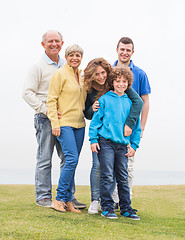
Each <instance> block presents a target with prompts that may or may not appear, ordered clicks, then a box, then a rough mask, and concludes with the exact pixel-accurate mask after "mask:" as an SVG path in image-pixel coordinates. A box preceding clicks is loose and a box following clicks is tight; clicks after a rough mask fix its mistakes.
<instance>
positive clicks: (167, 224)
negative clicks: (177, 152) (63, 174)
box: [0, 185, 185, 240]
mask: <svg viewBox="0 0 185 240" xmlns="http://www.w3.org/2000/svg"><path fill="white" fill-rule="evenodd" d="M55 188H56V186H54V187H53V196H55V195H56V191H55ZM76 197H77V198H78V199H79V200H80V201H81V202H84V203H86V204H87V205H88V206H89V204H90V188H89V186H77V187H76ZM132 207H133V208H136V209H138V215H139V216H140V217H141V220H140V221H133V220H131V219H126V218H123V217H119V218H118V219H117V220H116V219H114V220H110V219H106V218H103V217H101V215H100V214H99V215H90V214H88V213H87V209H84V210H83V211H82V213H81V214H75V213H71V212H67V213H60V212H57V211H54V210H53V209H48V208H43V207H39V206H37V205H36V204H35V196H34V186H33V185H0V239H6V240H7V239H43V240H47V239H48V240H50V239H56V240H57V239H58V240H59V239H60V240H72V239H74V240H77V239H80V240H81V239H85V240H88V239H89V240H90V239H96V240H99V239H105V240H107V239H108V240H109V239H110V240H111V239H128V240H130V239H140V240H141V239H144V240H150V239H157V240H160V239H161V240H165V239H185V185H178V186H134V196H133V199H132ZM117 214H118V216H119V212H118V213H117Z"/></svg>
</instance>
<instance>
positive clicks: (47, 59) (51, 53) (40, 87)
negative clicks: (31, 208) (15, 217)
mask: <svg viewBox="0 0 185 240" xmlns="http://www.w3.org/2000/svg"><path fill="white" fill-rule="evenodd" d="M63 43H64V42H63V37H62V35H61V34H60V33H59V32H57V31H48V32H46V33H45V34H44V35H43V37H42V42H41V44H42V46H43V48H44V49H45V53H44V55H43V56H42V57H41V59H40V60H39V61H38V62H37V64H35V65H34V66H32V68H31V69H30V70H29V72H28V74H27V77H26V81H25V84H24V90H23V98H24V100H25V101H26V102H27V103H28V104H29V105H30V106H31V107H32V108H33V109H34V110H35V112H36V113H35V117H34V125H35V129H36V138H37V143H38V150H37V164H36V172H35V194H36V204H37V205H39V206H43V207H51V204H52V200H51V199H52V193H51V190H52V183H51V167H52V154H53V150H54V147H56V150H57V153H58V156H59V158H60V159H61V163H60V166H61V167H62V166H63V164H64V160H65V159H64V155H63V152H62V149H61V146H60V144H59V142H58V140H57V138H56V137H55V136H54V135H52V130H51V123H50V121H49V119H48V117H47V108H46V101H47V95H48V89H49V81H50V78H51V76H52V75H53V74H54V72H55V71H56V70H57V69H58V68H60V67H62V66H63V60H62V59H61V58H60V57H59V52H60V50H61V48H62V45H63ZM58 116H59V118H60V113H58ZM74 192H75V186H74V187H73V193H74ZM72 201H73V204H74V206H75V207H77V208H85V207H86V205H85V204H82V203H80V202H78V201H77V199H76V198H75V196H74V194H73V199H72Z"/></svg>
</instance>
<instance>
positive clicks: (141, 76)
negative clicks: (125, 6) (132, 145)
mask: <svg viewBox="0 0 185 240" xmlns="http://www.w3.org/2000/svg"><path fill="white" fill-rule="evenodd" d="M116 50H117V54H118V60H117V61H115V63H114V64H113V66H118V67H122V66H127V67H129V68H130V69H131V71H132V73H133V75H134V81H133V84H132V87H133V89H134V90H135V91H136V92H137V93H138V95H139V96H140V97H141V98H142V100H143V103H144V104H143V109H142V112H141V130H142V132H141V137H142V136H143V132H144V129H145V125H146V121H147V117H148V111H149V94H150V93H151V88H150V84H149V81H148V77H147V75H146V73H145V72H144V71H143V70H142V69H141V68H139V67H137V66H135V65H134V63H133V61H132V60H131V57H132V55H133V53H134V43H133V41H132V39H130V38H128V37H123V38H121V39H120V40H119V42H118V44H117V49H116ZM124 132H125V136H129V135H130V134H131V132H132V130H131V128H129V126H125V131H124ZM133 164H134V157H131V158H130V157H129V160H128V176H129V188H130V194H131V196H132V187H133V179H134V175H133Z"/></svg>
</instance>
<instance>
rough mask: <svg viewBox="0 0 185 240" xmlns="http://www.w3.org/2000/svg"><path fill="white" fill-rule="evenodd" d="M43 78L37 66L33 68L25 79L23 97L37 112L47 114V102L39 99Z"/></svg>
mask: <svg viewBox="0 0 185 240" xmlns="http://www.w3.org/2000/svg"><path fill="white" fill-rule="evenodd" d="M40 79H41V76H40V73H39V70H38V68H37V66H36V65H35V66H33V67H32V68H31V69H30V70H29V72H28V74H27V76H26V79H25V83H24V88H23V93H22V97H23V99H24V100H25V101H26V102H27V103H28V104H29V105H30V106H31V107H32V108H33V109H34V110H35V111H37V112H42V113H44V114H46V102H43V101H41V100H40V99H39V98H38V97H37V91H38V87H39V82H40Z"/></svg>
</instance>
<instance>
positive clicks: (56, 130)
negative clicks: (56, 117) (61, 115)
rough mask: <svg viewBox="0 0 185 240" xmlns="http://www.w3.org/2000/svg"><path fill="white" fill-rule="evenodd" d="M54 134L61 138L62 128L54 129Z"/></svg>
mask: <svg viewBox="0 0 185 240" xmlns="http://www.w3.org/2000/svg"><path fill="white" fill-rule="evenodd" d="M52 134H53V135H55V136H56V137H59V136H60V128H54V129H52Z"/></svg>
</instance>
